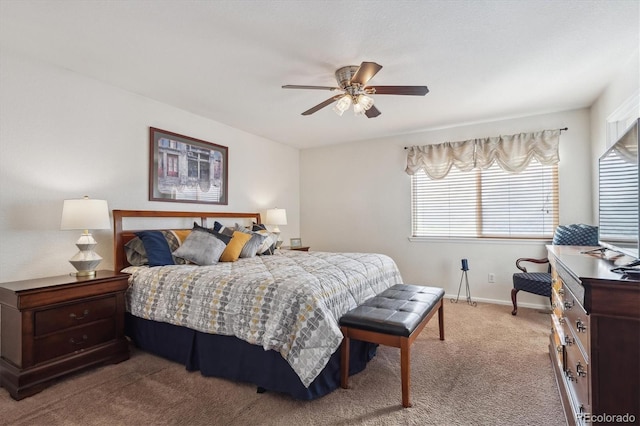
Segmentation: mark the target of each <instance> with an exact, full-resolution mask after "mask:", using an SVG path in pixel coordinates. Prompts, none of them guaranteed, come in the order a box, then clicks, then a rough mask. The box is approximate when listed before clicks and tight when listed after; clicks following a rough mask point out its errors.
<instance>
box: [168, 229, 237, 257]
mask: <svg viewBox="0 0 640 426" xmlns="http://www.w3.org/2000/svg"><path fill="white" fill-rule="evenodd" d="M225 248H226V245H225V244H224V243H223V242H222V241H220V240H219V239H218V238H216V237H215V235H213V234H212V233H210V232H206V231H202V230H200V229H194V230H193V232H191V233H190V234H189V236H188V237H187V239H186V240H185V241H184V243H183V244H182V245H181V246H180V247H179V248H178V249H177V250H176V251H174V252H173V255H174V256H177V257H180V258H182V259H185V260H188V261H189V262H191V263H195V264H196V265H213V264H215V263H218V260H219V259H220V255H222V252H223V251H224V250H225Z"/></svg>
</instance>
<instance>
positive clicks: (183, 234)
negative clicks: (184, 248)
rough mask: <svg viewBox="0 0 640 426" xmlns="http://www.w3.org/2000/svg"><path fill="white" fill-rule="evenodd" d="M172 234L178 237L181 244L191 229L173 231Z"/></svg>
mask: <svg viewBox="0 0 640 426" xmlns="http://www.w3.org/2000/svg"><path fill="white" fill-rule="evenodd" d="M172 232H173V233H174V234H176V237H178V239H179V240H180V243H181V244H182V243H184V240H186V239H187V237H188V236H189V234H190V233H191V229H174V230H173V231H172Z"/></svg>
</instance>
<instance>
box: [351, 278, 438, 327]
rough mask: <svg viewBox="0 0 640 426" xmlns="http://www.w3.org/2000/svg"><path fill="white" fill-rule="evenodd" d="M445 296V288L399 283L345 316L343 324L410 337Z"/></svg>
mask: <svg viewBox="0 0 640 426" xmlns="http://www.w3.org/2000/svg"><path fill="white" fill-rule="evenodd" d="M443 296H444V290H443V289H442V288H438V287H424V286H419V285H410V284H396V285H394V286H393V287H389V288H388V289H386V290H385V291H383V292H382V293H380V294H378V295H377V296H375V297H372V298H371V299H369V300H367V301H365V302H364V303H363V304H361V305H360V306H358V307H357V308H354V309H352V310H350V311H349V312H347V313H346V314H344V315H343V316H342V318H340V325H341V326H345V327H354V328H359V329H362V330H369V331H374V332H378V333H385V334H392V335H395V336H405V337H408V336H409V335H411V333H412V332H413V330H415V328H416V327H417V326H418V325H419V324H420V323H421V322H422V320H423V319H424V318H425V317H426V316H427V315H428V314H429V312H430V311H431V310H432V309H433V307H434V306H435V305H436V304H437V303H438V302H439V301H440V299H442V297H443Z"/></svg>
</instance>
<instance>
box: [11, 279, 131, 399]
mask: <svg viewBox="0 0 640 426" xmlns="http://www.w3.org/2000/svg"><path fill="white" fill-rule="evenodd" d="M128 280H129V274H123V273H119V272H114V271H98V272H97V273H96V275H95V276H94V277H76V276H75V275H62V276H57V277H48V278H40V279H33V280H25V281H15V282H8V283H1V284H0V315H1V318H2V319H1V323H0V327H1V329H0V338H1V339H2V351H1V357H0V387H4V388H6V389H7V390H8V391H9V394H10V395H11V397H13V398H14V399H22V398H24V397H27V396H30V395H33V394H35V393H38V392H40V391H41V390H43V389H44V388H45V387H46V386H47V385H48V382H49V381H50V380H51V379H54V378H56V377H59V376H62V375H65V374H68V373H71V372H74V371H78V370H80V369H83V368H86V367H89V366H93V365H98V364H103V363H117V362H121V361H124V360H126V359H129V344H128V342H127V340H126V338H125V336H124V314H125V302H124V293H125V291H126V290H127V287H128Z"/></svg>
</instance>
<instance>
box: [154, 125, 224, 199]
mask: <svg viewBox="0 0 640 426" xmlns="http://www.w3.org/2000/svg"><path fill="white" fill-rule="evenodd" d="M228 176H229V148H227V147H226V146H222V145H218V144H215V143H212V142H207V141H203V140H200V139H196V138H192V137H189V136H185V135H180V134H178V133H174V132H170V131H167V130H162V129H157V128H155V127H150V128H149V201H171V202H179V203H200V204H219V205H227V204H229V190H228V188H229V182H228Z"/></svg>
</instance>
